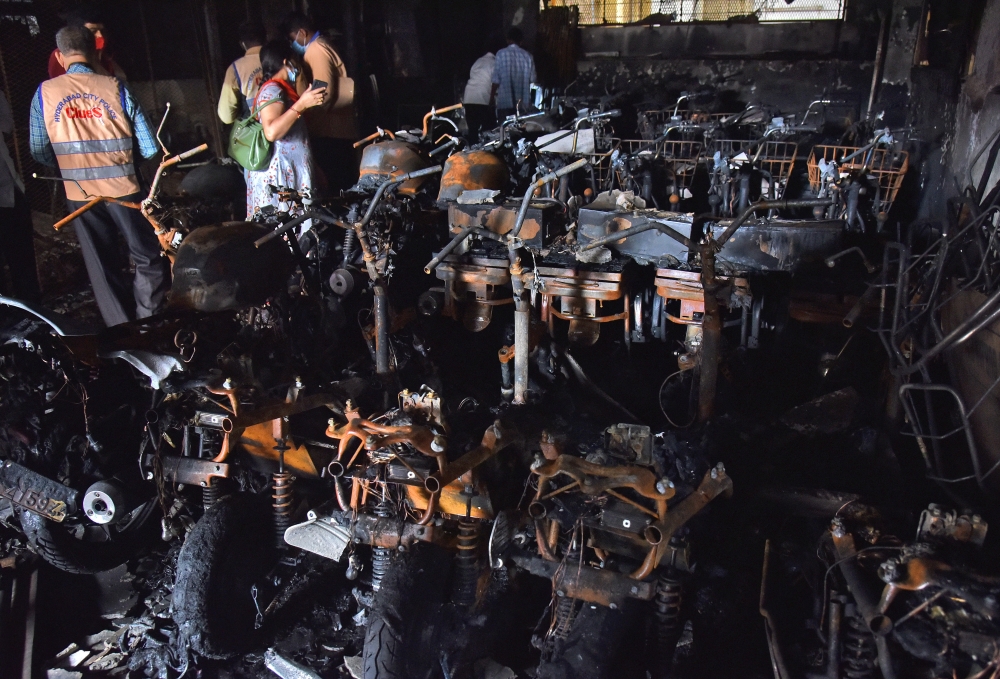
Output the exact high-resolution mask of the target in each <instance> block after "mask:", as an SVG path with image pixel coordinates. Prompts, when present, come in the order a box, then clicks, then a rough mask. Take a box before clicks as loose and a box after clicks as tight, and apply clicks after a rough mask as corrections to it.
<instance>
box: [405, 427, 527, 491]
mask: <svg viewBox="0 0 1000 679" xmlns="http://www.w3.org/2000/svg"><path fill="white" fill-rule="evenodd" d="M510 442H511V438H510V432H509V431H505V430H504V428H503V426H502V425H501V424H500V420H497V421H496V422H494V423H493V424H492V425H491V426H489V427H488V428H487V429H486V432H485V433H484V434H483V439H482V442H481V443H480V444H479V446H478V447H476V448H473V449H472V450H470V451H469V452H467V453H466V454H464V455H462V456H461V457H459V458H458V459H457V460H455V461H454V462H449V463H447V465H446V466H444V467H442V468H441V469H440V470H438V471H436V472H434V473H433V474H431V475H430V476H428V477H427V478H426V479H425V480H424V488H426V489H427V491H428V492H429V493H431V494H435V493H440V492H441V490H442V489H443V488H444V487H445V486H447V485H448V484H450V483H452V482H453V481H455V480H457V479H458V478H459V477H461V476H462V475H463V474H465V473H466V472H469V471H471V470H472V469H474V468H476V467H478V466H479V465H481V464H483V463H484V462H486V461H487V460H489V459H490V458H492V457H493V456H494V455H496V454H497V453H498V452H500V450H502V449H503V448H504V446H506V445H507V444H508V443H510Z"/></svg>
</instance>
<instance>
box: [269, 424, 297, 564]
mask: <svg viewBox="0 0 1000 679" xmlns="http://www.w3.org/2000/svg"><path fill="white" fill-rule="evenodd" d="M274 449H275V450H276V451H278V471H276V472H275V473H274V474H272V475H271V488H272V490H273V491H274V493H273V494H272V495H271V498H272V504H271V506H272V508H273V511H274V541H275V546H276V547H284V546H285V530H286V529H287V528H288V527H289V526H290V525H292V483H293V482H294V478H293V477H292V475H291V474H290V473H288V472H287V471H285V451H286V450H288V445H287V444H286V443H285V440H284V439H281V440H280V441H278V445H276V446H275V447H274Z"/></svg>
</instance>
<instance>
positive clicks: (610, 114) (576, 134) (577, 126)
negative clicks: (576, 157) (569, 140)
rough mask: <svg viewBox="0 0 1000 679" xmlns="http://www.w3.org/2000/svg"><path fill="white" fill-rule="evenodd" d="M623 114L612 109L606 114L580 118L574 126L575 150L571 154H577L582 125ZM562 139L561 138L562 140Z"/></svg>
mask: <svg viewBox="0 0 1000 679" xmlns="http://www.w3.org/2000/svg"><path fill="white" fill-rule="evenodd" d="M621 114H622V112H621V111H620V110H619V109H612V110H610V111H605V112H604V113H595V114H593V115H588V116H585V117H583V118H580V119H579V120H577V121H576V122H575V123H574V124H573V148H572V149H570V154H575V153H576V144H577V142H578V141H580V125H582V124H583V123H585V122H588V121H590V122H593V121H595V120H600V119H601V118H617V117H618V116H620V115H621ZM561 138H562V137H560V139H561Z"/></svg>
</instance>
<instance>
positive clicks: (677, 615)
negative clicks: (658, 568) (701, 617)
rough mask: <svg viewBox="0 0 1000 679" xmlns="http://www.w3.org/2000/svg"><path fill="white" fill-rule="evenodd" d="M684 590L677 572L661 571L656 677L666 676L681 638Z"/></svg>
mask: <svg viewBox="0 0 1000 679" xmlns="http://www.w3.org/2000/svg"><path fill="white" fill-rule="evenodd" d="M682 601H683V590H682V587H681V582H680V580H678V579H677V577H676V573H674V572H673V571H672V570H670V569H667V570H664V571H663V572H661V573H660V578H659V580H658V581H657V583H656V610H655V611H654V616H655V619H656V626H655V632H654V634H655V636H654V640H653V643H654V648H655V651H654V654H653V658H654V659H655V660H654V662H655V666H654V667H653V668H652V670H653V676H654V677H656V678H660V677H666V676H668V674H669V673H670V667H671V664H672V662H673V659H674V650H675V649H676V648H677V642H678V641H679V640H680V637H681V632H682V631H683V630H684V624H683V622H682V620H681V603H682Z"/></svg>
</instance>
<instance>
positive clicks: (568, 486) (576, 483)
mask: <svg viewBox="0 0 1000 679" xmlns="http://www.w3.org/2000/svg"><path fill="white" fill-rule="evenodd" d="M579 487H580V482H579V481H573V482H572V483H567V484H566V485H565V486H563V487H561V488H557V489H556V490H554V491H552V492H551V493H549V494H548V495H543V496H542V497H540V498H538V501H539V502H543V501H545V500H548V499H549V498H553V497H555V496H556V495H562V494H563V493H565V492H566V491H568V490H573V489H574V488H579Z"/></svg>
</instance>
